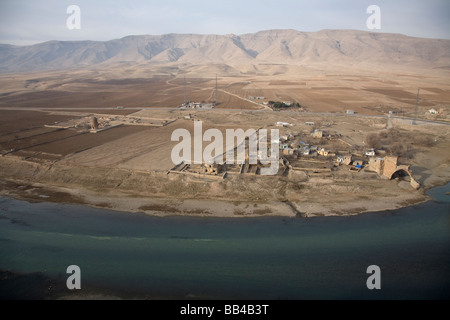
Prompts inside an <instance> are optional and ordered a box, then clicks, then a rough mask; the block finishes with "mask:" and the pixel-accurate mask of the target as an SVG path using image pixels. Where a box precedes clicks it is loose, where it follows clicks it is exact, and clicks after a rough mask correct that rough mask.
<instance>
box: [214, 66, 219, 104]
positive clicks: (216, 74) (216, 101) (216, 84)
mask: <svg viewBox="0 0 450 320" xmlns="http://www.w3.org/2000/svg"><path fill="white" fill-rule="evenodd" d="M217 88H218V86H217V73H216V103H215V105H216V106H217V101H218V94H219V92H218V90H217Z"/></svg>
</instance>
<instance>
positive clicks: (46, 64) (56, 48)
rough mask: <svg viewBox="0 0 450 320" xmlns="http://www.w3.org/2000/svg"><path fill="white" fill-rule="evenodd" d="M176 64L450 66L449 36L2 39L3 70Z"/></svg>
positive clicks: (279, 33) (285, 33) (286, 33)
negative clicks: (33, 41) (29, 42)
mask: <svg viewBox="0 0 450 320" xmlns="http://www.w3.org/2000/svg"><path fill="white" fill-rule="evenodd" d="M125 62H128V63H129V62H132V63H146V64H155V65H157V64H161V63H164V64H167V63H168V64H172V65H186V64H193V65H203V64H225V65H229V66H232V67H235V68H236V67H237V68H238V69H239V70H241V69H242V68H244V69H245V68H247V69H248V66H249V65H260V64H280V65H286V64H287V65H303V64H306V65H310V64H327V65H348V66H353V67H355V66H378V67H379V68H383V69H388V68H390V67H392V66H397V67H401V66H404V67H420V68H444V69H448V68H450V40H439V39H423V38H413V37H408V36H404V35H400V34H385V33H373V32H364V31H353V30H322V31H319V32H300V31H296V30H270V31H261V32H258V33H253V34H244V35H240V36H239V35H198V34H166V35H158V36H153V35H142V36H128V37H125V38H122V39H116V40H111V41H106V42H99V41H77V42H67V41H50V42H45V43H41V44H36V45H32V46H25V47H19V46H11V45H0V72H16V71H21V72H23V71H35V70H60V69H68V68H74V67H89V66H98V65H105V64H117V63H121V64H123V63H125Z"/></svg>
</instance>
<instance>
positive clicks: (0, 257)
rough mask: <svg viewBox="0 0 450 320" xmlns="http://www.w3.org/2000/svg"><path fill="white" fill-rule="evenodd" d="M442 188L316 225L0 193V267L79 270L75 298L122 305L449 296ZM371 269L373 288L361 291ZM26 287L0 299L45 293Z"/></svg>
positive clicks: (19, 284) (449, 200)
mask: <svg viewBox="0 0 450 320" xmlns="http://www.w3.org/2000/svg"><path fill="white" fill-rule="evenodd" d="M449 191H450V184H448V185H446V186H443V187H437V188H434V189H432V190H430V191H429V194H430V195H431V196H432V197H433V198H434V200H432V201H429V202H426V203H422V204H420V205H416V206H412V207H408V208H403V209H399V210H394V211H389V212H378V213H366V214H362V215H358V216H349V217H323V218H284V217H262V218H235V219H233V218H228V219H226V218H195V217H165V218H159V217H152V216H146V215H144V214H130V213H122V212H115V211H110V210H103V209H96V208H91V207H86V206H80V205H67V204H56V203H45V202H44V203H29V202H25V201H19V200H15V199H12V198H7V197H0V269H1V270H8V271H10V272H13V273H14V274H22V275H23V274H36V273H37V274H39V275H41V276H45V277H48V278H49V279H59V281H60V283H64V284H65V280H66V279H67V277H69V274H66V268H67V267H68V266H70V265H78V266H79V267H80V269H81V285H82V288H81V290H78V291H77V292H79V293H83V292H95V290H100V289H99V288H101V294H103V295H105V294H106V295H108V294H111V295H114V296H117V297H125V298H129V297H132V298H157V299H283V300H285V299H295V300H297V299H449V298H450V209H449V206H450V196H449V195H448V194H447V193H448V192H449ZM371 265H377V266H379V267H380V270H381V274H380V279H381V289H380V290H369V289H368V288H367V286H366V280H367V278H368V277H369V276H370V274H367V273H366V271H367V268H368V267H369V266H371ZM24 279H28V280H24ZM33 279H34V278H26V277H25V278H24V277H18V278H14V279H8V280H4V279H3V280H2V281H0V286H2V283H3V293H2V295H1V297H2V298H6V299H8V298H14V299H21V298H23V297H25V298H26V297H27V295H26V291H27V290H28V291H30V290H31V291H32V290H38V291H42V292H43V291H45V290H51V288H36V286H39V285H40V284H39V283H40V282H38V281H34V280H33ZM27 281H28V282H27ZM7 290H8V291H7ZM59 290H60V291H59V293H60V294H63V295H64V294H65V291H64V290H66V291H67V292H66V293H67V295H69V294H70V293H71V292H69V290H68V289H67V288H61V284H59ZM1 291H2V289H1V288H0V292H1ZM5 291H6V292H5ZM8 294H9V295H10V296H9V295H8ZM43 297H45V295H43Z"/></svg>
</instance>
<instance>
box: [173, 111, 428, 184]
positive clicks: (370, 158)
mask: <svg viewBox="0 0 450 320" xmlns="http://www.w3.org/2000/svg"><path fill="white" fill-rule="evenodd" d="M184 119H185V120H193V121H196V119H194V118H193V117H192V115H191V114H188V115H187V116H185V117H184ZM304 124H305V125H306V126H307V127H311V129H305V130H302V131H296V130H293V127H294V126H295V125H294V124H290V123H286V122H277V123H276V124H275V126H276V127H278V128H281V132H282V134H280V137H279V141H276V142H275V143H277V144H278V148H279V155H280V158H279V169H278V173H277V174H276V176H278V177H280V176H281V177H286V176H289V175H295V173H296V172H302V173H304V174H306V176H307V177H312V176H314V177H318V176H321V177H326V178H330V177H332V176H333V173H335V172H339V171H350V172H354V173H356V174H357V173H360V172H365V173H373V174H376V175H378V176H379V177H380V178H382V179H389V180H391V179H402V180H406V181H408V182H409V183H410V185H411V187H412V188H414V189H416V190H417V189H419V188H420V184H419V182H417V181H416V179H414V177H413V173H412V170H411V168H410V165H407V164H399V156H398V155H397V154H392V153H389V152H387V151H386V150H384V149H383V148H382V147H380V148H378V149H375V148H370V147H367V146H357V145H353V144H351V143H349V142H347V141H345V137H344V136H342V135H341V134H340V133H338V132H336V131H331V130H325V129H317V128H316V124H315V123H314V122H310V121H307V122H305V123H304ZM245 146H246V151H245V152H246V156H245V163H240V164H229V163H226V162H225V163H224V164H217V163H214V164H206V163H185V162H182V163H179V164H177V165H176V166H175V167H173V168H172V169H171V170H169V171H168V174H183V175H189V176H194V177H200V178H204V179H212V180H217V179H218V180H221V179H225V178H226V177H228V176H229V175H255V176H258V175H261V169H262V168H264V167H267V166H268V165H263V164H261V162H258V163H257V164H253V163H252V162H251V161H250V160H249V159H250V158H251V156H252V155H251V154H249V150H250V149H249V137H246V140H245ZM267 148H268V150H267V152H268V153H267V154H269V153H270V146H268V147H267ZM234 152H235V153H236V152H237V147H236V148H235V150H234ZM222 156H223V155H222ZM253 156H255V155H253Z"/></svg>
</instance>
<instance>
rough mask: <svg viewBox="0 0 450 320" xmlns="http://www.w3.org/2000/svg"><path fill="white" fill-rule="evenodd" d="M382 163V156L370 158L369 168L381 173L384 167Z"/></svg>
mask: <svg viewBox="0 0 450 320" xmlns="http://www.w3.org/2000/svg"><path fill="white" fill-rule="evenodd" d="M383 164H384V159H382V158H370V160H369V170H370V171H375V172H376V173H378V174H379V175H382V173H383V168H384V166H383Z"/></svg>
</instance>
